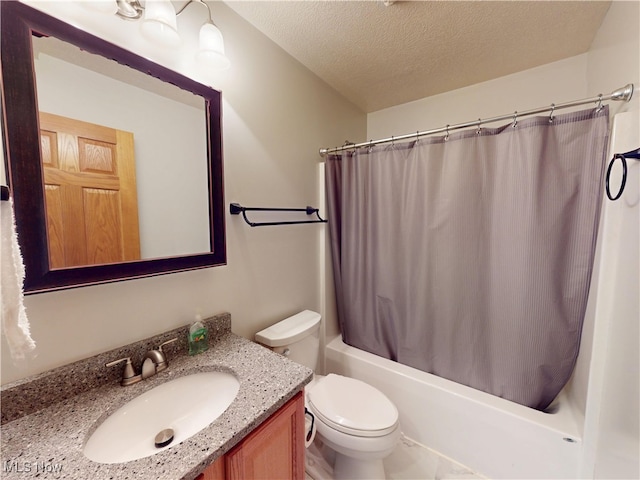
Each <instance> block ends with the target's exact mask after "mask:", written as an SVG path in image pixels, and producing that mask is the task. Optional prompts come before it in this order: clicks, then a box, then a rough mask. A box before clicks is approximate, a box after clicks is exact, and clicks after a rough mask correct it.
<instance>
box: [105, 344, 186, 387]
mask: <svg viewBox="0 0 640 480" xmlns="http://www.w3.org/2000/svg"><path fill="white" fill-rule="evenodd" d="M176 340H178V338H177V337H176V338H172V339H171V340H167V341H166V342H164V343H161V344H160V346H159V347H158V348H154V349H153V350H149V351H148V352H147V353H146V354H145V355H144V357H143V359H142V373H140V374H136V370H135V368H133V363H131V357H124V358H119V359H118V360H114V361H112V362H109V363H107V364H105V366H106V367H113V366H114V365H117V364H119V363H121V362H127V363H126V364H125V366H124V371H123V372H122V380H121V381H120V385H122V386H123V387H126V386H128V385H133V384H134V383H138V382H139V381H140V380H144V379H146V378H149V377H152V376H153V375H155V374H156V373H159V372H161V371H163V370H166V368H167V367H168V366H169V364H168V362H167V356H166V355H165V353H164V352H163V351H162V347H164V346H165V345H168V344H170V343H173V342H175V341H176Z"/></svg>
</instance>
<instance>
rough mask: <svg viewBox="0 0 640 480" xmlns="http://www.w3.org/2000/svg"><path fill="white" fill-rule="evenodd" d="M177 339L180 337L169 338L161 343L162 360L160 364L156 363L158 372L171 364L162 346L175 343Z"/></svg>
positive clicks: (159, 349)
mask: <svg viewBox="0 0 640 480" xmlns="http://www.w3.org/2000/svg"><path fill="white" fill-rule="evenodd" d="M177 340H178V337H175V338H172V339H171V340H167V341H166V342H163V343H161V344H160V346H159V347H158V352H159V353H160V357H162V361H161V362H158V364H157V365H156V372H161V371H162V370H165V369H166V368H167V367H168V366H169V364H168V363H167V356H166V355H165V353H164V351H163V350H162V347H164V346H166V345H169V344H170V343H173V342H175V341H177Z"/></svg>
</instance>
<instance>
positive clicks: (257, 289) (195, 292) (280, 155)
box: [2, 2, 366, 384]
mask: <svg viewBox="0 0 640 480" xmlns="http://www.w3.org/2000/svg"><path fill="white" fill-rule="evenodd" d="M211 4H212V8H213V14H214V19H215V22H216V24H217V25H218V26H219V28H220V29H221V31H222V32H223V35H224V38H225V42H226V45H225V46H226V49H227V56H228V57H229V59H230V60H231V64H232V66H231V70H229V71H228V72H227V73H226V75H222V76H219V77H218V78H216V79H214V80H215V86H216V88H218V89H220V90H221V91H222V94H223V142H224V169H225V201H226V203H227V204H228V203H230V202H239V203H242V204H244V205H247V206H293V207H298V206H303V207H304V206H306V205H307V204H309V205H316V204H318V202H319V181H318V175H319V173H318V172H319V169H318V160H319V157H318V149H319V148H320V147H322V146H326V145H337V144H340V143H342V142H343V141H344V138H346V137H349V138H364V136H365V135H364V134H365V128H366V117H365V115H364V114H363V113H362V112H361V111H359V110H358V109H357V108H356V107H355V106H353V105H352V104H350V103H348V102H347V101H345V100H344V99H343V98H342V97H341V96H339V95H338V94H336V93H335V92H334V91H333V90H332V89H330V88H329V87H328V86H327V85H326V84H324V83H323V82H321V81H320V80H319V79H318V78H317V77H315V76H314V75H313V74H311V73H310V72H309V71H308V70H307V69H306V68H304V67H303V66H301V65H300V64H299V63H298V62H297V61H295V60H294V59H292V58H291V57H290V56H289V55H287V54H285V53H284V52H283V51H282V50H281V49H280V48H279V47H277V46H276V45H275V44H273V43H272V42H271V41H270V40H268V39H267V38H266V37H264V36H263V35H262V34H261V33H259V32H258V31H257V30H255V29H254V28H253V27H252V26H250V25H249V24H248V23H247V22H245V21H244V20H243V19H242V18H240V17H239V16H238V15H237V14H235V13H234V12H233V11H232V10H231V9H229V8H228V7H226V6H225V5H224V4H223V3H222V2H211ZM58 6H60V8H61V9H62V7H63V5H58V4H57V3H55V2H53V3H47V4H42V6H41V7H40V8H45V7H46V8H50V9H55V8H57V7H58ZM63 13H64V15H68V16H64V17H63V18H68V19H69V21H73V22H75V23H77V24H80V23H81V21H82V19H81V18H77V16H74V17H73V18H71V15H72V14H71V13H69V14H67V13H66V12H63ZM58 15H61V16H63V14H62V13H58ZM115 20H116V21H117V22H119V23H116V24H115V25H116V27H113V25H112V24H110V23H109V22H108V21H106V20H105V21H102V22H100V24H99V25H97V26H93V27H91V28H96V29H98V28H99V29H102V30H103V32H102V33H101V36H103V37H104V38H106V39H108V40H109V41H112V42H113V43H119V42H120V43H122V44H126V45H129V48H130V49H131V50H133V51H136V52H139V51H142V47H141V44H142V43H141V41H140V40H139V39H138V37H137V36H134V35H136V34H137V31H135V32H133V33H132V32H131V29H132V28H137V27H135V23H133V24H129V23H127V22H124V21H121V20H118V19H115ZM85 28H90V27H86V26H85ZM114 28H115V29H114ZM127 35H128V36H129V37H127ZM153 54H154V52H153V51H151V52H145V55H148V56H151V55H153ZM156 54H157V52H156ZM158 60H162V62H164V64H165V65H166V66H172V67H173V68H174V69H176V70H178V71H180V72H181V73H183V74H188V75H190V76H191V77H192V78H194V79H196V80H199V81H204V80H202V79H203V77H198V76H197V75H196V73H195V71H192V70H190V68H191V67H189V65H186V64H185V65H183V63H182V62H183V58H182V57H181V58H180V59H179V60H176V59H171V58H169V59H165V58H162V59H160V58H158ZM345 136H346V137H345ZM226 225H227V259H228V264H227V265H226V266H222V267H215V268H210V269H204V270H197V271H193V272H185V273H178V274H171V275H162V276H158V277H153V278H148V279H140V280H129V281H123V282H118V283H112V284H107V285H99V286H91V287H83V288H76V289H71V290H65V291H61V292H52V293H43V294H37V295H29V296H27V298H26V301H25V304H26V308H27V314H28V316H29V320H30V322H31V331H32V335H33V337H34V339H35V341H36V343H37V349H36V352H37V355H38V356H37V357H36V358H35V359H33V360H30V361H28V362H27V363H24V364H20V365H15V364H14V363H13V362H12V360H11V358H10V356H9V352H8V349H7V348H5V347H6V343H5V341H4V340H3V341H2V347H3V348H2V383H3V384H6V383H8V382H11V381H13V380H16V379H20V378H23V377H26V376H28V375H31V374H34V373H38V372H42V371H45V370H48V369H51V368H54V367H56V366H60V365H63V364H66V363H69V362H72V361H75V360H78V359H81V358H84V357H87V356H90V355H93V354H96V353H99V352H102V351H105V350H109V349H111V348H115V347H118V346H120V345H123V344H126V343H130V342H132V341H135V340H138V339H142V338H145V337H148V336H151V335H154V334H156V333H159V332H162V331H165V330H168V329H171V328H175V327H177V326H180V325H184V324H187V323H189V322H191V321H192V319H193V316H194V315H195V314H196V312H197V311H201V312H202V313H203V314H205V315H207V314H214V313H218V312H222V311H228V312H231V314H232V328H233V330H234V331H235V332H236V333H238V334H240V335H243V336H245V337H248V338H251V337H252V336H253V334H254V333H255V332H256V331H258V330H260V329H262V328H264V327H266V326H267V325H268V324H270V323H272V322H275V321H277V320H279V319H280V318H283V317H285V316H288V315H291V314H293V313H296V312H298V311H300V310H302V309H305V308H311V309H318V310H319V309H320V306H321V305H320V277H321V274H320V262H319V261H318V258H319V255H320V254H319V249H320V240H321V236H322V233H323V230H324V229H325V228H326V226H319V225H293V226H282V227H262V228H250V227H249V226H248V225H246V224H245V223H244V222H243V221H242V219H241V217H238V216H233V217H232V216H231V215H229V214H227V218H226Z"/></svg>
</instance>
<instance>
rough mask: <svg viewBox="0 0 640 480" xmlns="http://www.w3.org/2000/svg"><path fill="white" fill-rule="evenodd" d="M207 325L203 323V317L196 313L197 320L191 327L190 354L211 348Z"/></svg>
mask: <svg viewBox="0 0 640 480" xmlns="http://www.w3.org/2000/svg"><path fill="white" fill-rule="evenodd" d="M207 333H208V332H207V327H205V326H204V324H203V323H202V317H201V316H200V315H196V321H195V322H193V324H192V325H191V326H190V327H189V355H197V354H199V353H202V352H206V351H207V349H208V348H209V339H208V336H207Z"/></svg>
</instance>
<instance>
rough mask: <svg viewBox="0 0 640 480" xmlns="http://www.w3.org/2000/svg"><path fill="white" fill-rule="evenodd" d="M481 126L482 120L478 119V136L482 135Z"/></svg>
mask: <svg viewBox="0 0 640 480" xmlns="http://www.w3.org/2000/svg"><path fill="white" fill-rule="evenodd" d="M480 125H482V119H481V118H479V119H478V129H477V130H476V135H480Z"/></svg>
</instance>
